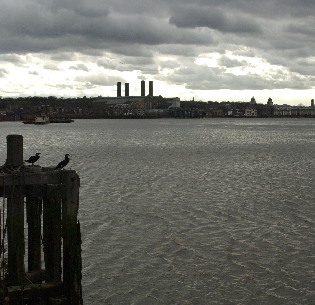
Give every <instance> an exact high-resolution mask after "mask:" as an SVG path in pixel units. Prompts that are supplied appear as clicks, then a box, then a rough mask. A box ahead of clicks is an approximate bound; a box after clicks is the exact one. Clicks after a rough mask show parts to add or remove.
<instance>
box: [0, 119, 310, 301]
mask: <svg viewBox="0 0 315 305" xmlns="http://www.w3.org/2000/svg"><path fill="white" fill-rule="evenodd" d="M0 129H1V138H2V139H1V141H0V142H1V143H0V161H1V163H3V162H4V160H5V154H6V151H5V145H6V143H5V137H6V135H7V134H11V133H18V134H22V135H23V136H24V147H25V155H29V154H32V153H34V152H37V151H39V152H41V153H42V157H41V159H40V161H39V164H41V165H45V166H50V165H55V164H57V163H58V162H59V161H60V160H61V159H62V158H63V155H64V154H65V153H70V154H71V155H72V160H71V165H70V167H71V168H72V169H75V170H77V171H78V173H79V175H80V177H81V185H82V186H81V190H80V192H81V193H80V196H81V203H80V221H81V230H82V235H83V245H82V250H83V253H82V255H83V288H84V302H85V304H88V305H99V304H114V305H116V304H117V305H124V304H134V305H140V304H143V305H144V304H145V305H155V304H157V305H167V304H170V305H175V304H178V305H182V304H189V305H190V304H195V305H203V304H204V305H208V304H242V305H243V304H248V305H252V304H260V305H264V304H266V305H272V304H275V305H279V304H286V305H287V304H292V305H293V304H295V305H297V304H303V305H305V304H315V269H314V265H315V246H314V245H315V243H314V240H315V206H314V197H315V196H314V195H315V185H314V168H315V161H314V156H315V120H311V119H301V120H294V119H288V120H286V119H283V120H277V119H270V120H262V119H254V120H251V119H248V120H243V119H236V120H226V119H204V120H201V119H200V120H174V119H173V120H172V119H165V120H97V121H92V120H81V121H79V120H78V121H76V122H75V123H73V124H50V125H47V126H32V125H22V124H21V123H0Z"/></svg>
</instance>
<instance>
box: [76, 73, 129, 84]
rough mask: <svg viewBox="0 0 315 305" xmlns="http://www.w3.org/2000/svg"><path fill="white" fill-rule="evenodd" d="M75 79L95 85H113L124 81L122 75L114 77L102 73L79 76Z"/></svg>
mask: <svg viewBox="0 0 315 305" xmlns="http://www.w3.org/2000/svg"><path fill="white" fill-rule="evenodd" d="M75 80H76V81H78V82H83V83H88V84H91V85H93V86H112V85H113V84H115V83H117V82H123V81H124V80H123V79H122V78H121V77H112V76H108V75H105V74H101V73H99V74H89V75H85V76H78V77H76V78H75Z"/></svg>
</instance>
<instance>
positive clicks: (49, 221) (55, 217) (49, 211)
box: [43, 185, 61, 283]
mask: <svg viewBox="0 0 315 305" xmlns="http://www.w3.org/2000/svg"><path fill="white" fill-rule="evenodd" d="M57 190H58V186H56V185H47V190H46V194H45V197H44V199H43V245H44V257H45V270H46V274H45V281H46V282H52V283H58V282H61V198H60V196H59V194H58V191H57Z"/></svg>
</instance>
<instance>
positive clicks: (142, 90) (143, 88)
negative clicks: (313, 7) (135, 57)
mask: <svg viewBox="0 0 315 305" xmlns="http://www.w3.org/2000/svg"><path fill="white" fill-rule="evenodd" d="M141 96H145V81H144V80H142V81H141Z"/></svg>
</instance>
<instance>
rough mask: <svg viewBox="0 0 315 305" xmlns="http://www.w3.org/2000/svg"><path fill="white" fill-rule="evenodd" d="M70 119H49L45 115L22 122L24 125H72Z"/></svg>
mask: <svg viewBox="0 0 315 305" xmlns="http://www.w3.org/2000/svg"><path fill="white" fill-rule="evenodd" d="M72 122H74V120H72V119H70V118H49V117H48V116H46V115H42V116H37V117H35V118H34V119H33V120H28V121H23V123H24V124H35V125H45V124H49V123H72Z"/></svg>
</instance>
